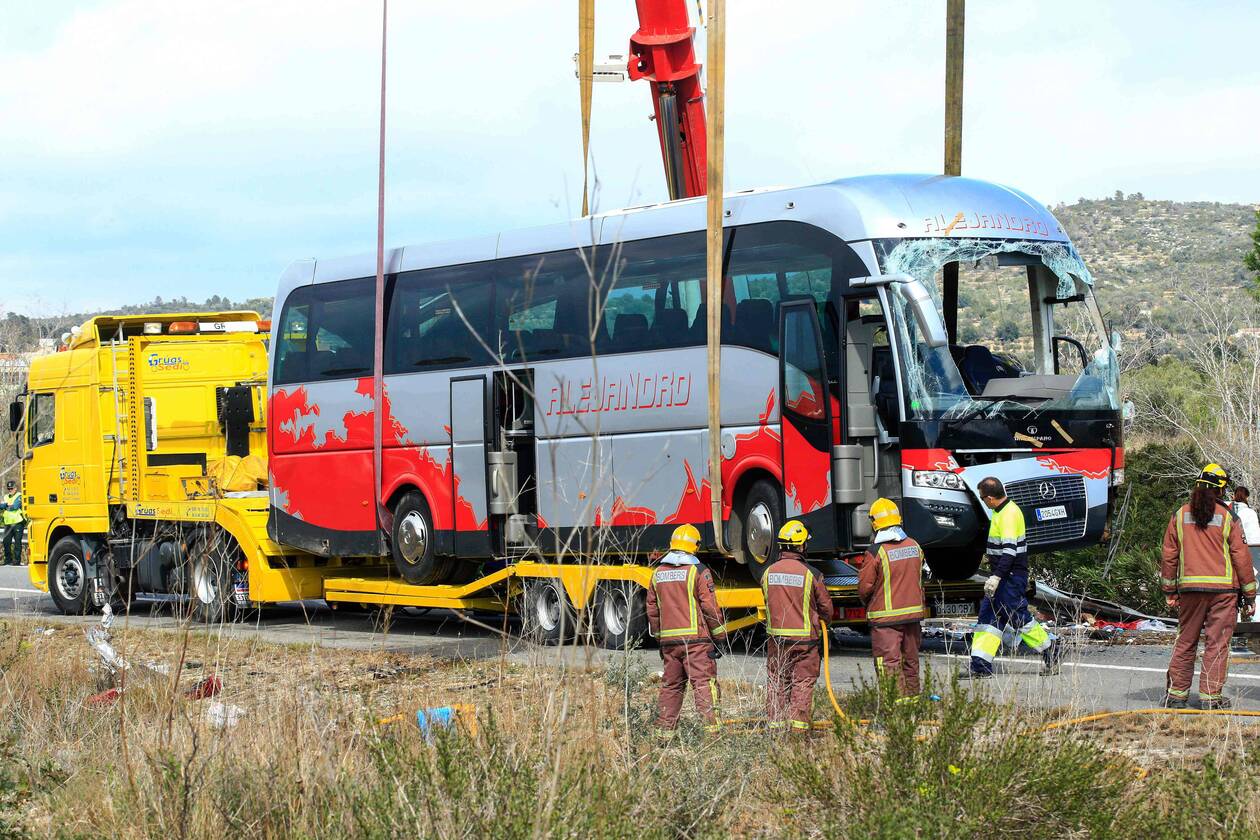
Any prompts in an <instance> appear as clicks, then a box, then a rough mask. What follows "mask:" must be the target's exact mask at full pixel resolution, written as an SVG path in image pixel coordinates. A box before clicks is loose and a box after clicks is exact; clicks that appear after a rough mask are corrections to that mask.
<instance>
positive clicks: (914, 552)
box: [866, 545, 923, 619]
mask: <svg viewBox="0 0 1260 840" xmlns="http://www.w3.org/2000/svg"><path fill="white" fill-rule="evenodd" d="M922 556H923V555H922V552H920V551H919V549H917V548H915V547H914V546H912V545H911V546H905V547H903V548H898V549H895V550H894V551H893V552H892V554H891V555H890V554H889V553H888V551H887V549H886V547H885V546H882V545H881V546H880V547H879V562H880V569H881V571H882V572H883V574H884V608H883V609H882V610H870V611H869V612H867V614H866V617H867V618H868V619H873V618H896V617H898V616H903V615H913V614H914V613H921V612H923V604H915V605H914V606H910V607H901V608H899V609H895V610H894V609H893V608H892V568H891V566H890V563H891V561H893V560H908V559H910V558H912V557H913V558H921V557H922Z"/></svg>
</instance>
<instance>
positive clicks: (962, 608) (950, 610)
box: [936, 601, 976, 616]
mask: <svg viewBox="0 0 1260 840" xmlns="http://www.w3.org/2000/svg"><path fill="white" fill-rule="evenodd" d="M975 612H976V607H975V604H972V603H971V602H970V601H956V602H954V603H950V602H948V601H937V602H936V614H937V615H963V616H966V615H974V614H975Z"/></svg>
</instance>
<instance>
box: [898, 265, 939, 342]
mask: <svg viewBox="0 0 1260 840" xmlns="http://www.w3.org/2000/svg"><path fill="white" fill-rule="evenodd" d="M901 293H902V294H903V295H905V297H906V300H907V301H909V303H910V308H911V310H912V311H913V312H914V320H915V322H916V323H918V325H919V333H920V334H921V335H922V336H923V340H924V342H926V343H927V345H928V346H929V347H933V348H935V347H948V346H949V336H948V335H946V334H945V324H944V323H943V322H942V321H941V313H940V312H938V311H937V310H936V303H935V302H933V300H932V296H931V295H930V294H928V290H927V289H925V288H923V284H922V283H920V282H919V281H918V280H911V281H910V282H908V283H902V284H901Z"/></svg>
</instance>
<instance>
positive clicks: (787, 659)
mask: <svg viewBox="0 0 1260 840" xmlns="http://www.w3.org/2000/svg"><path fill="white" fill-rule="evenodd" d="M778 543H779V557H778V559H777V560H775V561H774V563H772V564H771V565H770V567H769V568H767V569H766V572H765V574H764V575H763V576H762V578H761V591H762V594H763V596H764V597H765V601H766V634H767V635H768V636H769V637H770V638H769V641H768V642H767V644H766V718H767V720H768V721H769V724H770V728H771V729H779V730H782V729H786V728H788V727H791V729H792V732H793V733H795V734H805V733H808V732H809V730H810V727H811V726H812V725H813V709H812V707H813V701H814V686H815V685H816V684H817V683H818V672H819V670H820V668H821V664H822V663H821V659H820V658H819V648H818V646H819V642H820V641H821V639H822V632H823V631H822V630H821V628H820V627H819V622H820V621H821V622H824V623H825V622H828V621H831V618H832V615H833V608H832V605H831V596H830V595H829V594H827V586H826V584H825V583H824V582H823V578H822V575H820V574H819V573H818V572H816V571H814V570H813V569H811V568H810V567H809V565H807V564H806V563H805V552H806V550H807V549H808V547H809V531H808V530H807V529H806V528H805V526H804V525H802V524H801V523H800V522H798V521H797V520H795V519H790V520H788V521H787V522H785V523H784V524H783V527H782V528H780V529H779V536H778Z"/></svg>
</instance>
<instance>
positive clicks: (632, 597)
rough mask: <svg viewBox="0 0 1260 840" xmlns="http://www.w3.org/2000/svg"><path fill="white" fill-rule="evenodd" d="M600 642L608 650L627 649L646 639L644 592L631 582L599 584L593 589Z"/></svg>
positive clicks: (616, 581)
mask: <svg viewBox="0 0 1260 840" xmlns="http://www.w3.org/2000/svg"><path fill="white" fill-rule="evenodd" d="M595 621H596V629H597V630H598V632H599V643H600V645H601V646H602V647H604V648H606V649H608V650H628V649H630V648H633V647H636V646H637V645H638V644H639V643H640V642H641V641H643V638H644V637H645V636H647V631H648V620H647V591H646V590H645V589H644V588H643V587H642V586H639V584H637V583H635V582H634V581H630V580H605V581H600V583H599V585H598V586H596V587H595Z"/></svg>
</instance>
